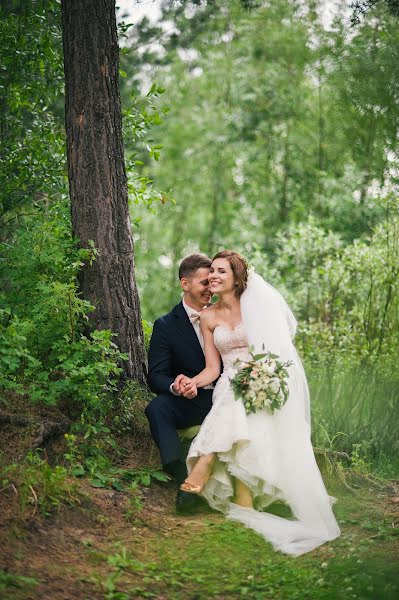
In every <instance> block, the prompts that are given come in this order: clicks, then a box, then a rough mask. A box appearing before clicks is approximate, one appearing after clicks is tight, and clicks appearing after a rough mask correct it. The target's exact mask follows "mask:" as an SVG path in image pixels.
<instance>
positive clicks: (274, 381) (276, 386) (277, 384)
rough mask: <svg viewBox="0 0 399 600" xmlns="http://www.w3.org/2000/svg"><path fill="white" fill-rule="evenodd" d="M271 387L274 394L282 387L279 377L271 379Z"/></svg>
mask: <svg viewBox="0 0 399 600" xmlns="http://www.w3.org/2000/svg"><path fill="white" fill-rule="evenodd" d="M269 389H270V391H271V392H272V393H273V394H277V392H278V391H279V389H280V382H279V380H278V379H277V378H275V377H274V378H273V379H271V380H270V381H269Z"/></svg>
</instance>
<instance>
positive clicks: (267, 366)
mask: <svg viewBox="0 0 399 600" xmlns="http://www.w3.org/2000/svg"><path fill="white" fill-rule="evenodd" d="M262 370H263V372H264V373H266V375H273V373H274V371H275V370H276V363H275V361H274V360H270V361H269V362H267V363H263V365H262Z"/></svg>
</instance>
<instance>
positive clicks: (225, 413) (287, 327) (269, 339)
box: [180, 250, 340, 555]
mask: <svg viewBox="0 0 399 600" xmlns="http://www.w3.org/2000/svg"><path fill="white" fill-rule="evenodd" d="M209 280H210V289H211V292H212V293H213V294H217V295H218V297H219V301H218V302H217V303H216V304H214V305H212V306H211V307H209V308H207V309H206V310H204V311H203V312H202V313H201V332H202V336H203V339H204V348H205V359H206V367H205V369H204V370H203V371H201V373H199V374H198V375H197V376H195V377H193V378H192V379H189V378H187V377H185V376H183V375H182V376H180V377H181V379H180V388H181V389H182V390H184V392H185V394H186V395H188V396H191V397H194V396H195V395H196V393H197V388H200V387H203V386H205V385H207V384H209V383H211V382H213V381H214V380H215V379H217V378H218V377H219V374H220V371H221V361H223V372H222V375H221V376H220V378H219V380H218V382H217V384H216V387H215V390H214V394H213V406H212V409H211V411H210V412H209V413H208V415H207V417H206V419H205V421H204V422H203V424H202V426H201V429H200V431H199V433H198V435H197V437H196V438H195V439H194V441H193V443H192V444H191V447H190V450H189V453H188V457H187V466H188V473H189V475H188V477H187V479H186V480H185V482H184V483H183V484H182V486H181V489H182V490H183V491H185V492H190V493H196V494H202V495H203V497H204V498H205V499H206V500H207V502H208V503H209V504H210V506H212V507H213V508H214V509H216V510H219V511H222V512H223V513H225V514H226V516H227V518H229V519H233V520H236V521H240V522H241V523H243V524H245V525H247V526H248V527H250V528H252V529H254V530H255V531H257V532H258V533H259V534H261V535H263V537H264V538H265V539H266V540H268V541H269V542H271V543H272V545H273V546H274V548H275V549H277V550H281V551H282V552H285V553H287V554H292V555H300V554H304V553H305V552H309V551H310V550H313V549H314V548H316V547H317V546H319V545H321V544H323V543H324V542H326V541H329V540H333V539H335V538H336V537H338V536H339V535H340V530H339V527H338V525H337V522H336V520H335V518H334V515H333V512H332V510H331V504H332V502H333V500H334V499H333V498H331V497H329V496H328V494H327V492H326V489H325V487H324V484H323V480H322V478H321V475H320V472H319V469H318V467H317V464H316V461H315V458H314V454H313V449H312V445H311V440H310V418H309V393H308V386H307V381H306V376H305V373H304V370H303V367H302V364H301V361H300V359H299V357H298V354H297V352H296V350H295V347H294V345H293V343H292V338H293V337H294V335H295V330H296V321H295V318H294V316H293V314H292V312H291V311H290V309H289V307H288V305H287V304H286V302H285V301H284V299H283V298H282V296H281V295H280V294H279V293H278V292H277V291H276V290H275V289H274V288H273V287H272V286H270V285H269V284H268V283H266V282H265V281H264V280H263V279H262V278H261V277H260V276H259V275H257V274H256V273H254V272H249V270H248V267H247V264H246V261H245V260H244V258H243V257H242V256H241V255H240V254H238V253H237V252H232V251H227V250H226V251H222V252H219V253H218V254H216V256H215V257H214V258H213V261H212V266H211V270H210V275H209ZM251 346H253V347H254V350H255V352H262V349H264V351H265V352H267V351H270V352H272V353H273V354H277V355H278V356H279V359H280V360H282V361H287V360H291V361H293V364H292V365H291V366H290V367H289V380H288V385H289V396H288V400H287V402H286V404H285V405H284V406H283V407H282V408H281V409H280V410H276V411H275V412H274V414H270V413H269V412H266V411H265V410H261V411H258V412H256V413H251V414H249V415H247V414H246V412H245V408H244V405H243V403H242V402H241V401H240V400H236V399H235V397H234V393H233V390H232V387H231V384H230V378H232V377H234V374H235V373H236V369H237V367H236V365H235V364H234V363H235V361H236V360H237V359H239V360H243V361H245V360H249V359H250V358H251V356H250V354H249V347H251ZM276 500H278V501H280V502H283V503H284V504H286V505H288V506H289V507H290V509H291V512H292V514H293V518H292V519H286V518H282V517H278V516H276V515H273V514H271V513H267V512H264V511H265V509H266V508H267V507H268V506H269V505H270V504H271V503H273V502H275V501H276Z"/></svg>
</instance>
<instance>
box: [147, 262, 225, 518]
mask: <svg viewBox="0 0 399 600" xmlns="http://www.w3.org/2000/svg"><path fill="white" fill-rule="evenodd" d="M210 266H211V261H210V259H209V258H208V257H207V256H204V255H201V254H191V255H190V256H187V257H186V258H185V259H184V260H183V261H182V263H181V265H180V268H179V279H180V286H181V288H182V290H183V299H182V301H181V302H180V303H179V304H177V305H176V306H175V307H174V308H173V309H172V310H171V311H170V313H168V314H167V315H164V316H163V317H160V318H159V319H157V320H156V321H155V323H154V329H153V332H152V337H151V342H150V349H149V354H148V363H149V372H148V383H149V386H150V389H151V391H152V392H154V393H155V394H157V396H156V398H154V399H153V400H151V402H150V403H149V404H148V405H147V407H146V409H145V413H146V416H147V418H148V421H149V423H150V429H151V434H152V437H153V438H154V441H155V443H156V445H157V446H158V448H159V452H160V455H161V461H162V465H163V468H164V470H165V471H166V472H167V473H169V474H170V475H171V476H172V477H173V478H174V479H175V481H176V482H177V484H178V485H180V484H181V483H182V482H183V481H184V479H185V478H186V477H187V469H186V463H185V455H184V452H183V449H182V446H181V442H180V439H179V436H178V434H177V429H185V428H187V427H192V426H193V425H200V424H201V423H202V421H203V420H204V419H205V417H206V415H207V413H208V412H209V410H210V408H211V406H212V390H213V386H206V388H202V389H199V390H196V393H195V392H194V393H192V394H186V395H185V393H184V391H183V390H182V389H181V388H180V378H179V376H180V375H181V374H183V375H187V376H188V377H194V376H195V375H197V374H198V373H199V372H200V371H202V369H204V367H205V357H204V352H203V340H202V335H201V331H200V327H199V316H200V313H201V311H202V310H203V309H204V307H206V306H207V305H208V304H209V302H210V299H211V292H210V290H209V269H210ZM200 504H202V499H201V498H200V497H199V496H197V495H194V494H189V493H187V492H183V491H181V490H179V491H178V493H177V498H176V509H177V511H178V512H181V513H184V512H191V511H192V510H195V509H196V508H197V507H198V506H199V505H200Z"/></svg>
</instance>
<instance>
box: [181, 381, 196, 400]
mask: <svg viewBox="0 0 399 600" xmlns="http://www.w3.org/2000/svg"><path fill="white" fill-rule="evenodd" d="M180 390H181V395H182V396H184V397H185V398H189V399H191V398H195V397H196V396H197V395H198V390H197V385H196V384H195V382H194V381H193V380H192V379H190V378H189V377H186V379H185V380H183V381H182V382H181V383H180Z"/></svg>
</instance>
